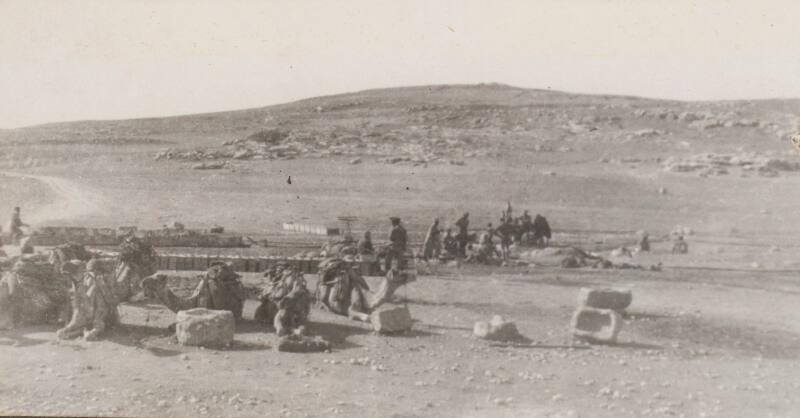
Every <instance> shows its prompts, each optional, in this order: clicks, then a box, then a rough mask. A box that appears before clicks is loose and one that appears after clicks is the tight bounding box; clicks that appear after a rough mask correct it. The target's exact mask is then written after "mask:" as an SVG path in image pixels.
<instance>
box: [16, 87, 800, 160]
mask: <svg viewBox="0 0 800 418" xmlns="http://www.w3.org/2000/svg"><path fill="white" fill-rule="evenodd" d="M796 132H800V100H765V101H726V102H678V101H663V100H651V99H643V98H637V97H623V96H606V95H580V94H570V93H563V92H554V91H548V90H531V89H521V88H516V87H510V86H505V85H498V84H480V85H451V86H424V87H406V88H392V89H381V90H368V91H363V92H358V93H351V94H342V95H335V96H326V97H318V98H313V99H307V100H301V101H298V102H293V103H288V104H283V105H277V106H269V107H264V108H258V109H249V110H240V111H232V112H223V113H213V114H204V115H191V116H180V117H169V118H159V119H136V120H122V121H85V122H71V123H58V124H50V125H42V126H35V127H30V128H24V129H17V130H9V131H4V132H0V140H2V143H3V144H4V145H6V146H15V145H22V144H26V145H35V144H40V145H51V146H59V145H62V146H66V145H81V146H101V147H104V146H115V147H123V146H126V145H129V146H134V145H135V146H137V147H144V148H147V149H152V151H148V153H149V156H150V157H155V158H156V159H158V160H164V161H179V162H187V163H190V164H194V165H196V166H197V167H198V168H220V167H225V166H226V164H229V163H230V162H231V161H234V160H235V161H251V160H252V161H258V160H273V159H293V158H320V157H329V156H342V157H343V158H347V159H348V160H349V161H351V162H352V163H358V162H359V161H361V160H362V159H365V158H370V159H378V160H380V161H383V162H386V163H390V164H397V163H400V164H403V163H407V164H416V165H424V164H431V163H451V164H464V163H465V162H468V160H469V159H472V158H499V157H518V156H522V155H530V154H540V153H559V154H561V153H574V154H575V155H577V156H580V157H577V158H587V157H591V158H594V159H595V160H596V159H597V158H606V159H610V160H622V159H624V158H636V157H637V156H639V157H641V156H647V155H649V156H652V155H654V154H653V153H657V155H664V156H665V158H666V157H671V156H679V157H681V158H685V157H686V156H688V155H696V154H700V153H704V152H728V153H730V152H751V153H759V154H760V153H765V154H766V155H769V154H770V153H775V152H779V153H780V152H784V151H786V150H789V149H790V147H789V145H788V144H789V141H788V139H789V137H790V136H791V135H792V134H794V133H796ZM0 158H2V157H0ZM0 162H2V161H0Z"/></svg>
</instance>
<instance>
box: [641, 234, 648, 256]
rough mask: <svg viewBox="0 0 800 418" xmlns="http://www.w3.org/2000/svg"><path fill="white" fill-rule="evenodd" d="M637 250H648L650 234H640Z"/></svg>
mask: <svg viewBox="0 0 800 418" xmlns="http://www.w3.org/2000/svg"><path fill="white" fill-rule="evenodd" d="M639 251H640V252H645V251H646V252H650V236H649V235H648V234H647V232H645V233H643V234H642V239H641V241H639Z"/></svg>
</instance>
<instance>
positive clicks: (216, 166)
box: [192, 161, 227, 170]
mask: <svg viewBox="0 0 800 418" xmlns="http://www.w3.org/2000/svg"><path fill="white" fill-rule="evenodd" d="M226 166H227V163H226V162H225V161H213V162H205V163H198V164H195V165H193V166H192V169H193V170H220V169H223V168H225V167H226Z"/></svg>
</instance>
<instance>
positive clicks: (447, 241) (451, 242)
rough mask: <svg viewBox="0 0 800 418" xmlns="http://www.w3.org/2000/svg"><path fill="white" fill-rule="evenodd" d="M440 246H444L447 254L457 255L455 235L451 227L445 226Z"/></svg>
mask: <svg viewBox="0 0 800 418" xmlns="http://www.w3.org/2000/svg"><path fill="white" fill-rule="evenodd" d="M442 246H443V247H444V252H445V253H447V254H448V255H450V256H453V257H455V256H457V255H458V241H457V240H456V237H454V236H453V230H452V229H451V228H447V231H446V232H445V234H444V238H443V239H442Z"/></svg>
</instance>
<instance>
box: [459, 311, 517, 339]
mask: <svg viewBox="0 0 800 418" xmlns="http://www.w3.org/2000/svg"><path fill="white" fill-rule="evenodd" d="M472 335H474V336H475V337H478V338H482V339H484V340H493V341H515V340H517V341H519V340H525V339H526V338H525V337H524V336H522V334H520V333H519V330H517V326H516V325H515V324H514V323H513V322H511V321H506V320H505V319H503V317H502V316H500V315H495V316H493V317H492V320H491V321H489V322H485V321H478V322H476V323H475V326H474V327H473V329H472Z"/></svg>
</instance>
